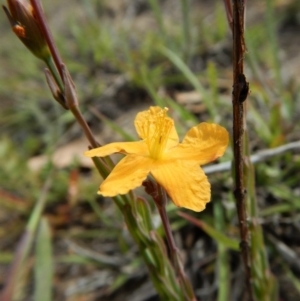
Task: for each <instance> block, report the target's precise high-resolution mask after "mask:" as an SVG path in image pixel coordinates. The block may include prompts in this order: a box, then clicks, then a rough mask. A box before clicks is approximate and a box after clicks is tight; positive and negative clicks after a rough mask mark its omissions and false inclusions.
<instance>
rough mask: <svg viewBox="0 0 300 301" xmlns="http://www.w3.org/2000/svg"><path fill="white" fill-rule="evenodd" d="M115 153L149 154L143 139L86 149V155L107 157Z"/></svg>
mask: <svg viewBox="0 0 300 301" xmlns="http://www.w3.org/2000/svg"><path fill="white" fill-rule="evenodd" d="M114 153H122V154H136V155H140V156H147V154H148V148H147V145H146V144H145V143H144V142H143V141H138V142H115V143H109V144H106V145H104V146H101V147H98V148H94V149H91V150H89V151H86V152H85V153H84V155H85V156H87V157H105V156H108V155H111V154H114Z"/></svg>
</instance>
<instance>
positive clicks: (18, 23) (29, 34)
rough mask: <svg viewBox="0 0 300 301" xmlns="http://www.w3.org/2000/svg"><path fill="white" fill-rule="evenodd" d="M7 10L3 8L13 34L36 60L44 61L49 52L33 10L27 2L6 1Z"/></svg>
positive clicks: (17, 0) (24, 0)
mask: <svg viewBox="0 0 300 301" xmlns="http://www.w3.org/2000/svg"><path fill="white" fill-rule="evenodd" d="M7 4H8V7H9V9H7V8H6V7H5V6H3V9H4V11H5V13H6V15H7V17H8V20H9V22H10V24H11V27H12V30H13V32H14V33H15V34H16V35H17V37H18V38H19V39H20V40H21V41H22V42H23V43H24V45H25V46H26V47H27V48H28V49H29V50H30V51H31V52H32V53H33V54H34V55H35V56H37V57H38V58H40V59H42V60H46V59H48V58H49V57H50V51H49V48H48V46H47V42H46V39H45V37H44V35H43V32H42V30H41V27H40V25H39V22H38V21H37V19H36V17H35V12H34V9H33V7H32V5H31V3H30V2H28V1H27V0H7Z"/></svg>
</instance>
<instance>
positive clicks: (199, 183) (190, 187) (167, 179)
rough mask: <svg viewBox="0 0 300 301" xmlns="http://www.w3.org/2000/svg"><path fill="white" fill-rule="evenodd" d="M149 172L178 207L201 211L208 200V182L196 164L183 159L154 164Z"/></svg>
mask: <svg viewBox="0 0 300 301" xmlns="http://www.w3.org/2000/svg"><path fill="white" fill-rule="evenodd" d="M151 174H152V176H153V177H154V178H155V180H156V181H157V182H158V183H159V184H160V185H161V186H162V187H163V188H164V189H165V190H166V191H167V193H168V195H169V196H170V198H171V200H172V201H173V202H174V203H175V205H177V206H179V207H184V208H188V209H191V210H194V211H202V210H204V209H205V206H206V203H207V202H209V201H210V184H209V182H208V180H207V177H206V175H205V174H204V172H203V170H202V169H201V168H200V167H199V166H198V165H196V164H192V163H191V162H184V161H175V162H172V163H169V164H168V163H167V164H166V163H162V164H156V165H155V166H153V168H152V169H151Z"/></svg>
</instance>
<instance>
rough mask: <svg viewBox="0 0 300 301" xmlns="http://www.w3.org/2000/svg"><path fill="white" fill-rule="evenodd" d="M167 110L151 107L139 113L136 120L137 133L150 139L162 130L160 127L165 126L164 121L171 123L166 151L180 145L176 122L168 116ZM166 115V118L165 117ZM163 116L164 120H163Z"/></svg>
mask: <svg viewBox="0 0 300 301" xmlns="http://www.w3.org/2000/svg"><path fill="white" fill-rule="evenodd" d="M166 111H167V109H166V108H165V109H162V108H160V107H150V108H149V110H146V111H142V112H139V113H138V114H137V115H136V118H135V120H134V125H135V128H136V131H137V133H138V135H139V137H140V138H142V139H149V137H153V136H155V135H154V133H155V132H157V131H158V130H159V128H160V125H162V124H165V123H166V122H165V123H164V122H162V119H163V118H165V120H168V122H170V123H171V128H169V129H168V133H165V134H166V135H168V137H167V139H168V141H167V143H166V149H169V148H172V147H174V146H176V145H178V143H179V138H178V134H177V131H176V128H175V126H174V120H173V119H172V118H170V117H168V116H166ZM163 115H164V116H163ZM162 116H163V118H162Z"/></svg>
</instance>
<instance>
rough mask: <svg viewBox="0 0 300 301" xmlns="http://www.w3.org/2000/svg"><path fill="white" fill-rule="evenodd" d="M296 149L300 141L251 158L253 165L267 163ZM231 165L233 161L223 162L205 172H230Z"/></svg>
mask: <svg viewBox="0 0 300 301" xmlns="http://www.w3.org/2000/svg"><path fill="white" fill-rule="evenodd" d="M296 149H299V150H300V141H295V142H291V143H287V144H284V145H281V146H278V147H275V148H271V149H265V150H261V151H258V152H257V153H256V154H254V155H251V156H250V161H251V163H253V164H255V163H258V162H262V161H265V160H266V159H268V158H272V157H274V156H278V155H281V154H284V153H286V152H288V151H291V150H296ZM231 164H232V162H231V161H227V162H222V163H219V164H213V165H208V166H204V167H203V170H204V172H205V173H206V174H211V173H215V172H223V171H228V170H230V168H231Z"/></svg>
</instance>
